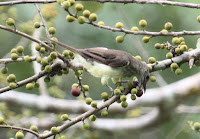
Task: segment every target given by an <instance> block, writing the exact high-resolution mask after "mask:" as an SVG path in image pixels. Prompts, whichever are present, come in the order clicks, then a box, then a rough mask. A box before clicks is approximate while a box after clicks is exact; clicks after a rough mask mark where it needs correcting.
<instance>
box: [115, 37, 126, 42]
mask: <svg viewBox="0 0 200 139" xmlns="http://www.w3.org/2000/svg"><path fill="white" fill-rule="evenodd" d="M115 40H116V42H117V43H122V42H123V41H124V36H117V37H116V39H115Z"/></svg>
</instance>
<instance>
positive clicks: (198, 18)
mask: <svg viewBox="0 0 200 139" xmlns="http://www.w3.org/2000/svg"><path fill="white" fill-rule="evenodd" d="M197 21H198V22H199V23H200V15H199V16H197Z"/></svg>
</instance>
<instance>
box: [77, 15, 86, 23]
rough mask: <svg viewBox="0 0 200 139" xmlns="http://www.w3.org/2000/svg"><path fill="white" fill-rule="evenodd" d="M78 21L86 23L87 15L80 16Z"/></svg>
mask: <svg viewBox="0 0 200 139" xmlns="http://www.w3.org/2000/svg"><path fill="white" fill-rule="evenodd" d="M78 23H79V24H84V23H85V17H84V16H79V17H78Z"/></svg>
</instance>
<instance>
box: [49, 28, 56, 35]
mask: <svg viewBox="0 0 200 139" xmlns="http://www.w3.org/2000/svg"><path fill="white" fill-rule="evenodd" d="M55 33H56V29H55V28H54V27H50V28H49V34H51V35H53V34H55Z"/></svg>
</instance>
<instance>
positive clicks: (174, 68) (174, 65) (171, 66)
mask: <svg viewBox="0 0 200 139" xmlns="http://www.w3.org/2000/svg"><path fill="white" fill-rule="evenodd" d="M178 67H179V66H178V64H177V63H172V64H171V65H170V68H171V69H172V70H173V71H175V70H176V69H177V68H178Z"/></svg>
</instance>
